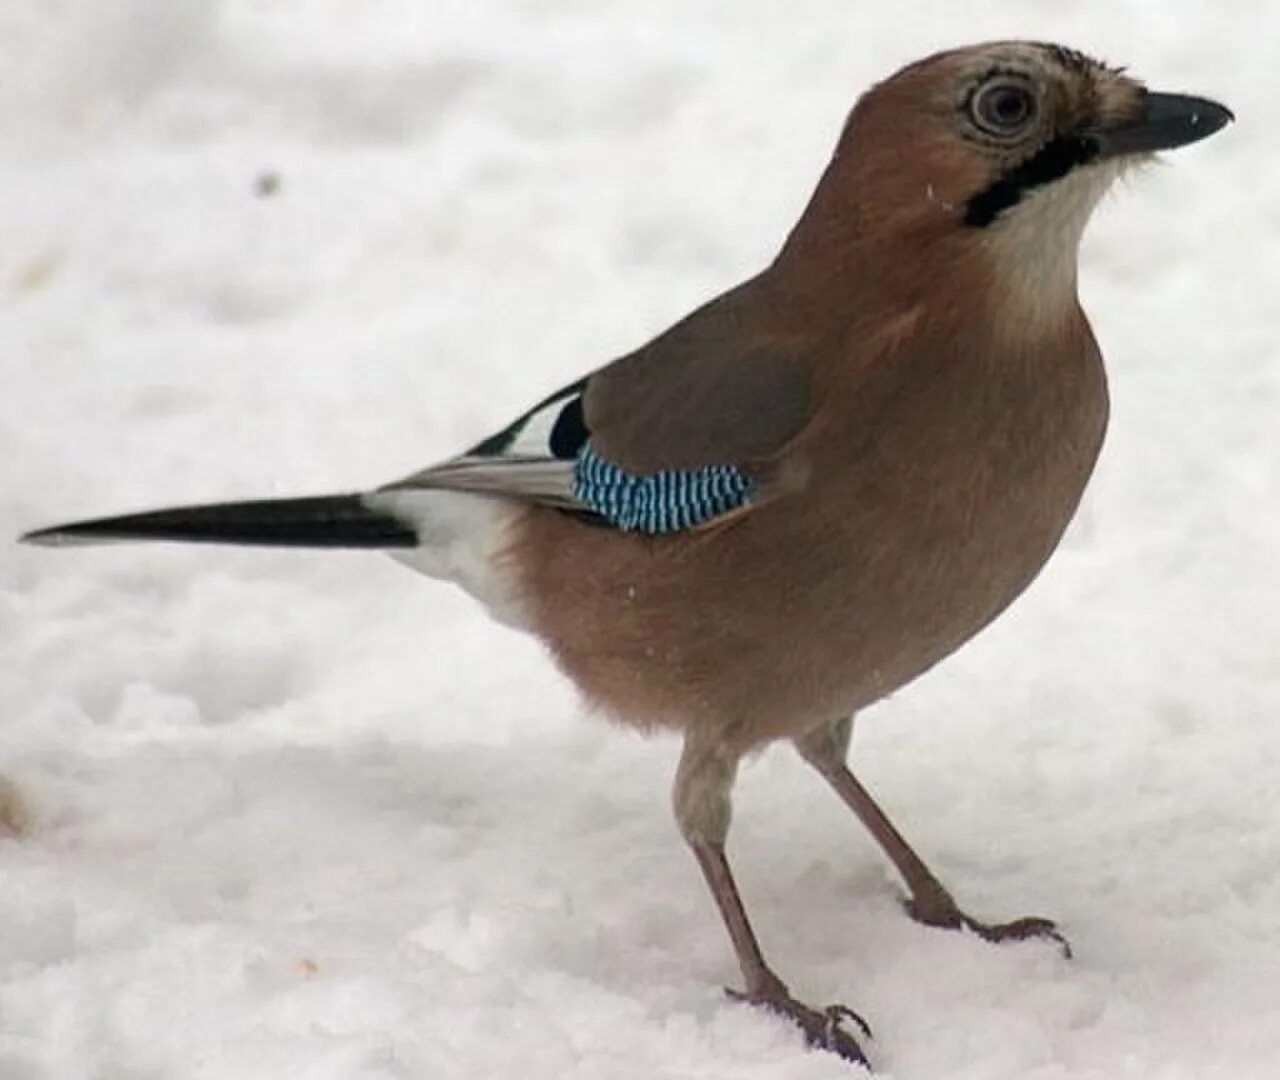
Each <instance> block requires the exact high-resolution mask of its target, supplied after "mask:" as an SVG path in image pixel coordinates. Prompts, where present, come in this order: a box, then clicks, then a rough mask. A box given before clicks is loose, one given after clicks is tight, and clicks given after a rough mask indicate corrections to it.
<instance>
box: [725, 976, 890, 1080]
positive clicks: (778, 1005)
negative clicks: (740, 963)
mask: <svg viewBox="0 0 1280 1080" xmlns="http://www.w3.org/2000/svg"><path fill="white" fill-rule="evenodd" d="M725 993H727V994H728V995H729V996H730V997H731V998H733V1000H734V1001H742V1002H745V1003H746V1004H748V1005H756V1006H760V1007H762V1008H765V1009H768V1010H769V1011H770V1012H773V1013H777V1014H778V1015H779V1016H783V1017H786V1019H788V1020H790V1021H791V1022H792V1023H794V1024H795V1025H796V1026H797V1027H799V1028H800V1030H801V1031H803V1032H804V1038H805V1042H806V1043H807V1044H808V1045H809V1046H812V1047H815V1048H816V1049H819V1050H826V1051H828V1052H829V1053H832V1054H835V1055H836V1056H837V1057H840V1058H843V1059H844V1060H845V1061H848V1062H850V1063H851V1064H853V1065H861V1066H863V1067H864V1068H866V1069H868V1070H869V1069H870V1068H871V1063H870V1062H869V1061H868V1060H867V1056H866V1054H865V1053H864V1052H863V1050H862V1047H861V1046H860V1045H859V1044H858V1040H857V1039H855V1038H854V1037H853V1036H852V1035H850V1034H849V1032H848V1031H846V1030H845V1028H844V1027H843V1026H842V1025H843V1022H844V1021H846V1020H849V1021H852V1022H853V1023H854V1024H855V1025H856V1026H857V1027H858V1028H860V1029H861V1031H862V1034H863V1035H864V1036H865V1037H866V1038H868V1039H870V1038H873V1037H874V1036H873V1035H872V1034H871V1025H869V1024H868V1023H867V1022H866V1020H864V1019H863V1018H862V1016H860V1015H859V1014H858V1013H857V1012H855V1011H854V1010H853V1009H851V1008H849V1007H848V1006H847V1005H828V1006H826V1008H824V1009H812V1008H810V1007H809V1006H808V1005H805V1004H804V1003H803V1002H800V1001H797V1000H796V999H795V998H793V997H792V996H791V995H790V994H789V993H787V991H786V990H785V989H775V988H770V989H768V990H763V991H757V992H755V993H744V992H743V991H741V990H730V989H726V990H725Z"/></svg>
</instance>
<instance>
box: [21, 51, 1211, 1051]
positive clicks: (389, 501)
mask: <svg viewBox="0 0 1280 1080" xmlns="http://www.w3.org/2000/svg"><path fill="white" fill-rule="evenodd" d="M1233 119H1234V116H1233V115H1232V113H1231V111H1230V110H1229V109H1227V108H1226V107H1225V106H1223V105H1221V104H1219V103H1217V102H1215V101H1212V100H1209V99H1206V98H1202V97H1195V96H1189V95H1185V94H1174V93H1160V92H1156V91H1152V90H1149V89H1147V88H1146V87H1145V86H1144V85H1143V84H1142V83H1141V82H1139V81H1138V80H1137V79H1136V78H1134V77H1133V76H1131V75H1130V74H1128V73H1127V72H1126V71H1125V69H1123V68H1117V67H1114V66H1110V65H1108V64H1106V63H1103V62H1101V61H1099V60H1096V59H1093V58H1091V57H1089V56H1087V55H1086V54H1084V53H1082V52H1079V51H1077V50H1075V49H1071V48H1066V47H1063V46H1060V45H1054V44H1049V43H1043V42H1034V41H997V42H988V43H984V44H979V45H974V46H967V47H962V48H957V49H952V50H949V51H945V52H940V53H936V54H933V55H931V56H928V57H926V58H924V59H922V60H919V61H917V62H915V63H912V64H909V65H908V66H906V67H904V68H902V69H901V70H899V71H897V72H896V73H894V74H893V75H891V76H889V77H888V78H886V79H884V80H883V81H881V82H879V83H877V84H875V85H873V86H872V87H871V88H870V89H869V90H867V91H866V92H865V93H864V94H863V95H861V96H860V97H859V99H858V100H857V101H856V103H855V104H854V106H853V108H852V111H851V112H850V113H849V114H848V116H847V118H846V120H845V123H844V125H843V128H842V129H841V131H840V134H839V137H838V139H837V142H836V146H835V151H834V154H833V156H832V157H831V159H830V162H829V164H828V165H827V166H826V168H825V170H824V172H823V173H822V175H821V177H820V179H819V181H818V183H817V186H816V188H815V189H814V191H813V194H812V196H811V198H810V199H809V201H808V203H807V204H806V206H805V208H804V210H803V212H802V214H801V216H800V218H799V220H798V221H797V223H796V224H795V226H794V227H793V228H792V230H791V231H790V233H789V234H788V235H787V236H786V237H785V239H784V241H783V243H782V244H781V247H780V248H779V249H778V252H777V254H776V256H775V257H774V258H773V259H772V260H771V261H770V262H769V263H768V265H767V266H765V268H764V269H763V270H761V271H760V272H758V273H756V274H755V275H754V276H752V277H749V278H748V279H747V280H745V281H743V282H742V283H741V284H739V285H737V286H735V287H733V288H730V289H729V290H728V291H726V292H725V293H723V294H722V295H719V296H716V297H715V298H714V299H712V300H710V301H709V302H707V303H705V304H704V305H702V306H701V307H699V308H697V309H696V310H695V311H693V312H692V313H691V314H690V315H688V316H687V317H685V318H683V319H682V320H680V321H679V322H677V323H676V324H675V325H673V326H671V327H670V328H669V329H667V330H665V331H664V332H662V333H660V334H659V335H658V336H657V337H655V338H654V339H653V340H651V341H649V342H648V343H647V344H644V345H642V346H640V347H639V348H637V349H635V350H634V351H632V352H630V353H628V354H626V355H623V356H621V357H619V358H616V359H614V360H612V361H611V362H609V363H606V364H604V365H603V366H601V367H599V368H597V369H596V370H594V371H592V372H591V373H590V374H588V375H586V376H585V377H584V378H582V379H580V380H579V381H577V382H574V383H573V384H572V385H570V386H566V387H564V388H563V389H561V390H558V391H556V392H554V393H551V394H549V395H548V396H547V397H545V398H543V399H542V400H540V401H538V402H537V403H536V404H534V405H533V406H532V407H531V408H529V409H528V410H527V411H526V412H524V413H523V414H522V415H521V416H519V417H518V418H517V419H516V420H515V421H514V422H512V423H510V424H509V425H507V426H506V427H504V428H502V429H501V430H500V431H498V432H497V433H496V434H493V435H491V436H490V437H488V438H485V439H484V440H483V441H481V442H478V443H477V444H475V445H474V446H472V447H471V448H470V449H468V450H466V451H465V452H462V453H460V454H458V455H457V456H455V457H453V458H450V459H449V460H446V461H443V462H441V463H437V464H434V465H431V466H430V467H428V468H425V469H422V470H420V471H417V472H414V473H412V474H411V475H409V476H406V477H404V478H403V479H400V480H396V481H394V482H391V483H388V484H383V485H380V486H378V487H376V488H373V489H370V490H367V491H361V492H355V493H349V494H342V495H330V496H319V497H306V498H295V499H267V500H256V501H249V502H236V503H221V504H205V505H194V506H187V507H179V508H174V509H166V510H158V511H151V512H145V513H137V514H128V515H125V516H117V517H110V518H99V519H94V520H87V521H79V522H74V523H71V524H65V525H59V526H55V527H53V528H46V529H40V530H38V531H34V532H31V533H28V534H27V535H26V536H24V537H23V538H22V539H23V540H25V541H28V542H31V543H36V544H71V543H84V542H98V541H111V540H166V541H193V542H215V543H233V544H247V545H275V546H299V547H319V548H361V549H372V550H376V551H382V552H386V553H388V554H390V555H391V556H393V557H394V558H396V559H398V560H399V561H401V562H403V563H404V564H406V565H407V566H409V567H410V568H412V569H415V570H417V571H419V572H421V573H423V574H426V575H428V576H430V577H432V578H437V579H442V580H444V581H448V582H452V583H454V584H457V585H459V586H461V587H462V588H463V589H465V590H466V591H468V592H469V593H471V594H472V595H473V596H474V597H475V598H476V599H477V600H479V601H480V603H481V604H482V605H483V606H484V607H485V608H487V609H488V611H489V612H490V614H492V615H493V616H494V617H495V618H497V619H499V620H500V621H502V622H504V623H507V624H509V625H511V626H514V627H516V628H518V629H520V630H523V631H526V632H529V633H531V634H533V635H535V636H536V637H537V638H539V639H540V640H541V641H542V642H543V643H544V644H545V645H546V647H547V648H548V650H549V652H550V654H551V656H552V657H553V658H554V660H555V662H556V663H557V664H558V666H559V668H560V669H561V670H562V671H563V672H564V673H565V674H566V675H567V676H568V677H569V679H570V680H571V681H572V682H573V683H574V684H575V685H576V686H577V688H578V690H579V691H580V692H581V694H582V695H583V697H584V698H585V699H586V701H587V702H588V703H590V705H591V706H593V707H594V708H595V709H597V710H598V711H599V712H601V713H603V714H604V715H606V716H608V717H610V718H612V719H614V720H616V721H618V722H621V723H623V724H626V725H631V726H634V727H638V728H640V729H643V730H646V731H662V730H666V731H672V732H675V733H676V734H678V735H679V736H680V738H681V740H682V742H681V751H680V757H679V762H678V765H677V768H676V772H675V779H674V783H673V786H672V795H671V798H672V805H673V809H674V815H675V819H676V823H677V825H678V827H679V831H680V833H681V834H682V836H683V838H684V840H685V841H686V842H687V844H688V846H689V848H690V849H691V850H692V853H693V855H694V857H695V859H696V862H697V864H698V866H699V867H700V869H701V872H702V874H703V876H704V877H705V879H706V883H707V885H708V887H709V889H710V892H711V894H712V897H713V899H714V902H715V905H716V907H717V908H718V910H719V913H720V915H721V917H722V919H723V922H724V924H725V927H726V929H727V931H728V936H729V939H730V942H731V944H732V947H733V950H734V953H735V955H736V958H737V961H738V965H739V967H740V969H741V975H742V980H743V985H742V988H741V989H740V990H736V991H730V993H732V994H733V995H734V996H735V997H736V998H738V999H740V1000H742V1001H744V1002H746V1003H748V1004H751V1005H754V1006H759V1007H762V1008H765V1009H768V1010H771V1011H772V1012H774V1013H776V1014H779V1015H781V1016H782V1017H784V1018H786V1019H787V1020H789V1021H791V1022H792V1023H793V1024H794V1025H796V1026H797V1027H798V1028H799V1029H800V1032H802V1033H803V1036H804V1038H805V1040H806V1041H807V1043H808V1044H809V1045H810V1046H813V1047H816V1048H820V1049H823V1050H827V1051H830V1052H832V1053H834V1054H836V1055H838V1056H839V1057H841V1058H843V1059H845V1060H846V1061H848V1062H850V1063H853V1064H856V1065H859V1066H867V1067H869V1058H868V1056H867V1053H866V1051H865V1049H864V1042H865V1040H866V1039H867V1038H869V1036H870V1030H869V1028H868V1027H867V1026H866V1024H865V1022H864V1021H863V1020H862V1018H861V1017H860V1016H859V1015H858V1014H856V1013H854V1012H853V1011H852V1010H851V1009H848V1008H846V1007H845V1006H842V1005H831V1006H826V1007H815V1006H812V1005H809V1004H806V1003H805V1002H804V1001H802V1000H801V999H800V998H798V997H796V996H794V995H793V994H792V992H791V990H790V989H789V987H788V984H787V983H785V982H784V981H783V980H782V978H781V977H780V976H779V975H778V974H777V973H776V972H775V971H774V969H773V968H772V967H771V966H770V965H769V963H768V962H767V961H766V959H765V955H764V952H763V951H762V947H761V945H760V943H759V940H758V939H757V937H756V934H755V932H754V930H753V928H752V925H751V922H750V920H749V918H748V915H747V911H746V907H745V905H744V901H743V899H742V897H741V895H740V893H739V890H738V887H737V884H736V881H735V878H734V874H733V870H732V868H731V865H730V863H729V860H728V857H727V854H726V841H727V837H728V834H729V828H730V819H731V816H732V801H731V794H732V788H733V784H734V779H735V775H736V773H737V770H738V768H739V763H740V762H741V761H742V760H743V758H744V757H745V756H747V755H749V754H752V753H753V752H755V751H758V750H760V749H761V748H763V747H765V746H767V745H769V744H771V743H775V742H789V743H790V744H791V745H792V746H793V747H794V748H795V749H796V750H797V751H798V753H799V755H800V757H801V758H802V759H803V760H804V761H805V762H807V763H808V764H809V765H810V766H812V767H813V769H814V770H815V771H816V772H817V774H818V775H819V776H820V777H821V778H822V779H823V780H825V781H826V782H827V783H828V784H829V785H830V786H831V787H832V788H833V789H834V791H835V793H836V794H837V795H838V796H839V797H840V798H841V799H842V800H843V801H844V802H845V803H846V804H847V805H848V807H849V808H850V809H851V810H852V811H853V813H854V814H855V815H856V817H857V818H858V819H859V820H860V821H861V823H862V824H863V825H864V826H865V827H866V828H867V829H868V830H869V831H870V833H871V835H872V836H873V838H874V839H875V840H876V841H877V842H878V844H879V845H880V846H881V848H882V849H883V851H884V854H885V855H886V856H887V858H888V860H889V861H890V862H891V863H892V864H893V866H894V867H895V868H896V870H897V872H898V873H899V875H900V876H901V878H902V881H903V883H904V884H905V886H906V893H907V895H906V897H905V898H904V905H905V907H906V909H907V911H908V913H909V914H910V915H911V916H913V917H914V918H915V919H917V920H918V921H920V922H922V923H925V924H927V925H930V926H935V927H945V928H953V929H965V930H968V931H970V932H972V933H975V934H978V935H980V936H981V937H983V938H986V939H989V940H991V941H1006V940H1013V939H1023V938H1032V937H1047V938H1051V939H1055V940H1057V941H1058V942H1060V943H1062V944H1063V945H1065V938H1063V937H1062V935H1061V934H1060V932H1059V931H1058V929H1057V927H1056V926H1055V924H1054V923H1053V922H1051V921H1050V920H1047V919H1042V918H1036V917H1029V918H1020V919H1015V920H1012V921H1008V922H987V921H983V920H980V919H978V918H976V917H973V916H971V915H969V914H968V913H966V912H965V911H964V910H963V909H962V908H961V907H960V906H959V904H958V903H957V902H956V900H955V899H954V898H953V895H952V893H951V892H950V891H949V890H948V889H947V888H946V887H945V886H944V885H943V884H942V883H941V882H940V880H939V879H938V877H937V876H936V875H935V874H934V873H933V872H932V871H931V870H930V869H929V868H928V867H927V865H926V864H925V863H924V861H923V860H922V859H921V858H920V856H919V855H917V854H916V852H915V850H914V849H913V848H912V847H911V846H910V845H909V844H908V842H907V841H906V839H904V837H903V836H902V835H901V833H899V832H898V830H897V829H896V828H895V826H894V825H893V824H892V823H891V821H890V820H889V818H888V817H887V816H886V814H885V813H884V812H883V810H881V808H880V807H879V806H878V804H877V803H876V802H875V801H874V799H873V798H872V796H871V794H870V792H869V791H868V789H867V788H866V787H864V786H863V785H862V783H861V782H860V781H859V780H858V779H857V778H856V777H855V776H854V774H853V772H852V771H851V770H850V768H849V767H848V764H847V756H848V750H849V744H850V739H851V733H852V727H853V718H854V717H855V715H856V714H858V713H859V712H861V711H862V710H864V709H865V708H867V707H868V706H870V705H872V704H873V703H875V702H876V701H878V700H880V699H882V698H884V697H885V696H886V695H888V694H890V693H891V692H893V691H895V690H897V689H898V688H900V687H902V686H904V685H905V684H907V683H908V682H910V681H912V680H913V679H915V678H916V677H918V676H920V675H921V674H923V673H924V672H925V671H927V670H928V669H930V668H932V667H933V666H934V665H935V664H937V663H938V662H939V661H941V660H943V659H944V658H945V657H947V656H949V655H950V654H951V653H953V652H955V651H956V649H958V648H959V647H960V646H961V645H962V644H963V643H964V642H966V641H968V640H969V639H970V638H972V637H973V636H974V635H975V634H976V633H978V632H979V631H980V630H981V629H983V628H984V627H985V626H986V625H987V624H989V623H990V622H991V621H992V620H993V619H994V618H996V616H998V615H999V614H1000V613H1001V612H1002V611H1003V610H1004V609H1005V608H1006V607H1007V606H1008V605H1009V604H1010V603H1011V602H1012V601H1013V600H1014V599H1015V598H1016V597H1017V596H1018V595H1019V594H1020V593H1022V592H1023V590H1024V589H1026V587H1027V586H1028V585H1029V584H1030V583H1031V581H1032V580H1033V579H1034V578H1035V577H1036V575H1037V574H1038V572H1039V571H1040V569H1041V568H1042V566H1043V565H1044V564H1045V562H1046V560H1047V559H1048V558H1049V556H1050V555H1051V553H1052V552H1053V550H1054V549H1055V547H1056V546H1057V544H1058V542H1059V539H1060V538H1061V536H1062V534H1063V532H1064V530H1065V529H1066V527H1067V525H1068V523H1069V522H1070V520H1071V519H1072V517H1073V514H1074V512H1075V510H1076V507H1077V505H1078V503H1079V501H1080V499H1081V496H1082V494H1083V492H1084V490H1085V486H1086V483H1087V481H1088V479H1089V476H1090V473H1091V472H1092V470H1093V467H1094V463H1095V460H1096V458H1097V456H1098V453H1099V449H1100V447H1101V444H1102V441H1103V435H1104V430H1105V428H1106V425H1107V418H1108V394H1107V382H1106V375H1105V371H1104V367H1103V362H1102V355H1101V352H1100V349H1099V346H1098V344H1097V342H1096V340H1095V337H1094V335H1093V332H1092V330H1091V328H1090V324H1089V321H1088V319H1087V317H1086V316H1085V314H1084V312H1083V310H1082V309H1081V306H1080V302H1079V299H1078V292H1077V272H1078V252H1079V246H1080V240H1081V235H1082V233H1083V230H1084V228H1085V224H1086V222H1087V221H1088V219H1089V217H1090V214H1091V212H1092V210H1093V209H1094V207H1095V206H1096V204H1097V203H1098V201H1099V200H1100V199H1101V198H1102V196H1103V195H1104V193H1105V192H1106V191H1107V190H1108V188H1109V187H1110V186H1111V185H1112V183H1113V182H1114V181H1115V179H1116V178H1117V177H1118V176H1119V175H1121V174H1122V173H1123V172H1125V171H1126V170H1127V169H1129V168H1131V167H1132V166H1134V165H1135V164H1137V163H1140V162H1143V161H1145V160H1147V159H1149V158H1151V157H1152V156H1153V155H1154V154H1155V153H1157V152H1158V151H1162V150H1169V149H1173V148H1176V147H1180V146H1183V145H1186V144H1190V143H1194V142H1197V141H1199V140H1201V139H1204V138H1206V137H1208V136H1210V135H1212V134H1214V133H1215V132H1217V131H1219V130H1220V129H1221V128H1223V127H1224V126H1226V125H1227V124H1228V122H1230V121H1231V120H1233Z"/></svg>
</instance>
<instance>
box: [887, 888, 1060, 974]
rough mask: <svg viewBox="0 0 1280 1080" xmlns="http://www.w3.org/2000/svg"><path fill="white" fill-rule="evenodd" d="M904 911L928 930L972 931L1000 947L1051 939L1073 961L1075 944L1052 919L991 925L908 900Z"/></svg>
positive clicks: (1033, 918) (1032, 917)
mask: <svg viewBox="0 0 1280 1080" xmlns="http://www.w3.org/2000/svg"><path fill="white" fill-rule="evenodd" d="M903 907H904V908H906V911H907V914H908V915H910V916H911V918H913V919H915V921H916V922H919V923H924V925H925V926H936V927H939V928H940V929H943V930H968V931H970V932H972V933H974V934H977V935H978V937H980V938H982V940H983V941H990V942H994V943H996V944H999V943H1001V942H1005V941H1028V940H1030V939H1031V938H1047V939H1048V940H1050V941H1053V942H1056V943H1057V945H1058V948H1059V949H1061V950H1062V955H1063V956H1064V957H1065V958H1066V959H1068V960H1070V959H1071V955H1072V954H1071V942H1069V941H1068V940H1067V939H1066V937H1065V936H1064V935H1063V933H1062V931H1061V930H1059V929H1058V924H1057V923H1055V922H1054V921H1053V920H1052V919H1042V918H1040V917H1038V916H1035V915H1028V916H1025V917H1024V918H1021V919H1014V920H1012V921H1011V922H1003V923H988V922H983V921H982V920H980V919H975V918H973V916H971V915H966V914H965V913H964V912H963V911H961V910H960V909H959V908H958V907H955V906H954V905H948V906H945V907H942V908H941V909H937V908H926V907H925V906H924V905H921V904H918V903H916V902H915V901H914V900H911V899H908V900H905V901H903Z"/></svg>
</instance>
